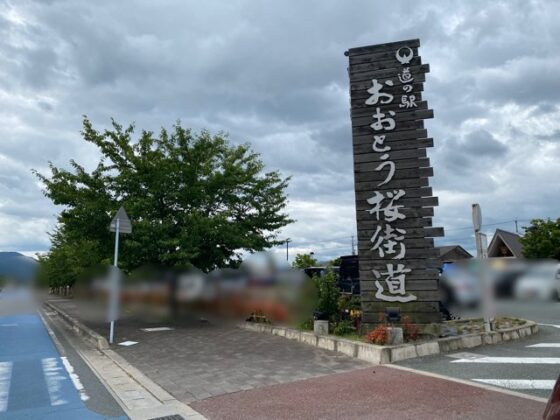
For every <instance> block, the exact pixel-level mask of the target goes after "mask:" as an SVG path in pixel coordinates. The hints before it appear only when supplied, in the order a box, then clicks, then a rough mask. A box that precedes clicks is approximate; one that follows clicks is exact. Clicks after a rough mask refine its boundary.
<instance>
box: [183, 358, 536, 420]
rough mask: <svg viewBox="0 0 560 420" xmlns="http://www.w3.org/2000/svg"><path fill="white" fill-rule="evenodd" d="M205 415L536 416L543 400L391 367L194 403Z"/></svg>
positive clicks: (417, 419) (232, 417)
mask: <svg viewBox="0 0 560 420" xmlns="http://www.w3.org/2000/svg"><path fill="white" fill-rule="evenodd" d="M192 407H193V408H194V409H195V410H197V411H199V412H200V413H202V414H203V415H205V416H206V417H207V418H208V419H211V420H214V419H216V420H217V419H228V420H235V419H291V420H292V419H294V420H295V419H415V420H422V419H430V420H436V419H461V420H468V419H476V420H483V419H491V420H502V419H503V420H514V419H523V420H528V419H540V418H541V417H542V413H543V411H544V408H545V404H544V403H541V402H538V401H535V400H531V399H526V398H522V397H517V396H513V395H508V394H505V393H501V392H496V391H492V390H488V389H483V388H480V387H475V386H470V385H467V384H463V383H458V382H454V381H449V380H446V379H440V378H435V377H431V376H426V375H421V374H417V373H413V372H408V371H403V370H399V369H395V368H390V367H382V366H372V367H371V368H367V369H360V370H355V371H352V372H347V373H340V374H333V375H327V376H322V377H318V378H313V379H307V380H303V381H298V382H292V383H287V384H281V385H273V386H267V387H262V388H257V389H253V390H249V391H241V392H236V393H233V394H227V395H222V396H218V397H214V398H209V399H206V400H203V401H198V402H196V403H194V404H192Z"/></svg>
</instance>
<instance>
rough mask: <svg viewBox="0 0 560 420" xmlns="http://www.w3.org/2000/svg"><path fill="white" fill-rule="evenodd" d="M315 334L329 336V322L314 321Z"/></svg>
mask: <svg viewBox="0 0 560 420" xmlns="http://www.w3.org/2000/svg"><path fill="white" fill-rule="evenodd" d="M313 333H315V335H329V321H324V320H322V319H317V320H315V321H313Z"/></svg>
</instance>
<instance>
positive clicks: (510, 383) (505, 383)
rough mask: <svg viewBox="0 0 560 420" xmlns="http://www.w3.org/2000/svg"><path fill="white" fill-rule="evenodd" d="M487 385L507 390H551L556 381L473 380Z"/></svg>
mask: <svg viewBox="0 0 560 420" xmlns="http://www.w3.org/2000/svg"><path fill="white" fill-rule="evenodd" d="M473 381H476V382H482V383H484V384H488V385H495V386H501V387H503V388H508V389H547V390H548V389H552V388H554V384H555V383H556V381H554V380H542V379H473Z"/></svg>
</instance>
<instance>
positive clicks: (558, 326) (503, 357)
mask: <svg viewBox="0 0 560 420" xmlns="http://www.w3.org/2000/svg"><path fill="white" fill-rule="evenodd" d="M496 310H497V313H498V314H500V315H511V316H516V317H520V318H525V319H530V320H533V321H536V322H537V323H539V324H540V326H539V329H540V332H539V334H537V335H536V336H531V337H529V338H525V339H521V340H517V341H511V342H507V343H500V344H497V345H495V346H483V347H478V348H474V349H469V350H468V351H461V352H457V353H449V354H440V355H436V356H426V357H422V358H418V359H413V360H405V361H402V362H399V363H396V364H397V365H400V366H405V367H409V368H413V369H417V370H421V371H426V372H432V373H437V374H441V375H446V376H451V377H454V378H460V379H467V380H471V381H475V382H479V383H485V384H489V385H494V386H498V387H501V388H505V389H509V390H514V391H516V392H521V393H526V394H529V395H534V396H538V397H543V398H548V397H549V395H550V392H551V390H552V387H553V384H554V382H555V380H556V378H558V376H559V375H560V303H556V302H554V303H553V302H540V303H522V302H511V301H510V302H497V304H496ZM460 315H462V316H472V315H478V314H477V313H476V312H473V311H469V312H463V313H462V314H460Z"/></svg>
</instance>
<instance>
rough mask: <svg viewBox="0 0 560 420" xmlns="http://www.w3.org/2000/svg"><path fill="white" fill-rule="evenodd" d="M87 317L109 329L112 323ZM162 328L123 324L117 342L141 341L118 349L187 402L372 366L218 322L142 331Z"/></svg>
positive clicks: (69, 307) (73, 310)
mask: <svg viewBox="0 0 560 420" xmlns="http://www.w3.org/2000/svg"><path fill="white" fill-rule="evenodd" d="M53 303H54V304H56V305H58V306H59V307H60V308H61V309H62V310H64V311H65V312H67V313H69V314H71V315H74V316H78V317H79V316H80V315H79V314H83V313H85V311H81V310H80V311H78V310H77V307H76V305H75V303H74V302H72V301H64V300H57V301H56V302H53ZM82 318H83V315H82ZM82 321H84V323H86V324H88V325H89V326H90V327H92V328H93V329H95V330H97V332H99V333H100V334H105V333H106V325H104V324H102V323H98V322H92V321H88V320H85V319H82ZM157 326H169V324H145V323H140V322H138V321H133V320H123V321H120V322H118V323H117V328H116V340H115V341H116V342H122V341H126V340H131V341H137V342H138V344H135V345H133V346H130V347H121V346H118V345H117V346H114V347H113V349H114V350H115V351H116V352H117V353H119V354H120V355H121V356H123V357H124V358H125V359H126V360H127V361H128V362H129V363H131V364H132V365H133V366H135V367H136V368H137V369H139V370H140V371H142V372H143V373H144V374H145V375H146V376H148V377H149V378H150V379H151V380H153V381H154V382H156V383H158V384H159V385H160V386H161V387H163V388H164V389H165V390H167V391H168V392H169V393H171V394H172V395H173V396H174V397H175V398H177V399H178V400H180V401H182V402H184V403H190V402H193V401H197V400H202V399H205V398H210V397H214V396H218V395H223V394H227V393H232V392H237V391H242V390H248V389H253V388H258V387H262V386H266V385H273V384H281V383H289V382H294V381H297V380H301V379H308V378H313V377H317V376H322V375H328V374H332V373H339V372H347V371H351V370H355V369H360V368H364V367H367V366H370V365H369V364H368V363H366V362H363V361H360V360H356V359H352V358H349V357H346V356H343V355H340V354H337V353H334V352H331V351H328V350H324V349H319V348H315V347H310V346H307V345H305V344H302V343H298V342H295V341H292V340H287V339H285V338H282V337H277V336H272V335H267V334H260V333H256V332H252V331H246V330H241V329H238V328H235V327H234V326H226V325H216V324H215V323H207V322H199V321H192V322H190V323H183V324H181V325H174V326H173V327H174V328H175V329H174V330H171V331H159V332H145V331H142V330H141V328H145V327H157Z"/></svg>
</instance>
